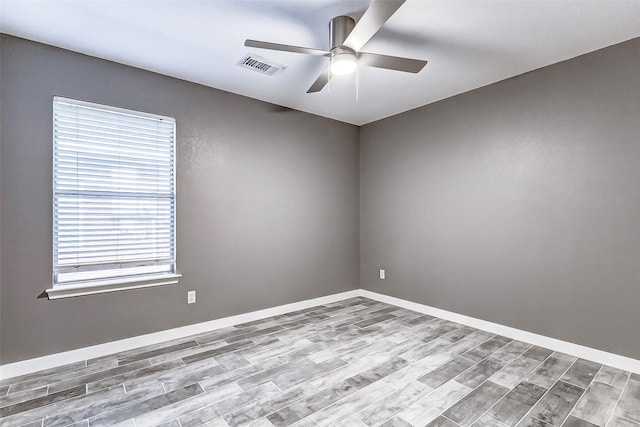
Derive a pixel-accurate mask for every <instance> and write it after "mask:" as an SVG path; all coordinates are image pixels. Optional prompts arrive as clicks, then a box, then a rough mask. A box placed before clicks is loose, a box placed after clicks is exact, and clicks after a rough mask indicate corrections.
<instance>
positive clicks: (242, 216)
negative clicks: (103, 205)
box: [0, 36, 359, 364]
mask: <svg viewBox="0 0 640 427" xmlns="http://www.w3.org/2000/svg"><path fill="white" fill-rule="evenodd" d="M2 43H3V46H2V53H1V61H2V81H1V87H0V90H2V98H1V107H0V108H1V109H2V116H1V133H0V137H1V142H2V145H1V161H2V163H1V181H0V182H1V185H2V187H1V196H2V197H1V215H2V216H1V219H2V222H1V227H0V231H1V236H0V237H1V238H0V241H1V246H2V247H1V251H2V262H1V272H2V276H1V278H0V283H1V292H2V306H1V311H0V327H1V330H0V336H1V345H2V353H1V354H0V363H2V364H6V363H10V362H15V361H18V360H22V359H27V358H32V357H37V356H42V355H45V354H50V353H55V352H60V351H65V350H71V349H74V348H78V347H84V346H88V345H93V344H98V343H101V342H106V341H111V340H117V339H122V338H126V337H130V336H135V335H139V334H145V333H150V332H154V331H159V330H164V329H167V328H173V327H178V326H183V325H188V324H192V323H197V322H202V321H207V320H211V319H216V318H220V317H224V316H229V315H233V314H239V313H244V312H248V311H252V310H257V309H261V308H266V307H272V306H276V305H280V304H285V303H290V302H295V301H300V300H304V299H308V298H314V297H319V296H324V295H328V294H332V293H337V292H342V291H346V290H350V289H354V288H357V287H358V283H359V268H358V264H359V259H358V251H359V247H358V245H359V241H358V234H359V227H358V215H359V213H358V206H359V204H358V128H357V127H355V126H352V125H348V124H344V123H340V122H336V121H332V120H328V119H324V118H320V117H316V116H312V115H309V114H305V113H300V112H295V111H286V112H277V111H274V110H273V108H272V106H270V105H268V104H265V103H262V102H258V101H255V100H251V99H248V98H243V97H240V96H237V95H232V94H229V93H225V92H221V91H217V90H214V89H210V88H205V87H203V86H199V85H196V84H192V83H188V82H184V81H180V80H177V79H173V78H170V77H165V76H161V75H158V74H153V73H150V72H147V71H143V70H139V69H134V68H131V67H127V66H123V65H119V64H115V63H111V62H108V61H103V60H99V59H95V58H91V57H87V56H83V55H79V54H76V53H72V52H68V51H64V50H60V49H56V48H53V47H49V46H45V45H42V44H38V43H33V42H29V41H25V40H22V39H17V38H13V37H9V36H3V37H2ZM239 73H242V70H240V71H239ZM267 80H268V77H266V76H265V81H267ZM54 95H60V96H65V97H70V98H77V99H82V100H87V101H92V102H97V103H103V104H109V105H114V106H118V107H123V108H129V109H134V110H140V111H146V112H151V113H157V114H161V115H167V116H173V117H175V118H176V120H177V130H178V132H177V157H178V165H177V167H178V173H177V192H178V193H177V194H178V210H177V238H178V240H177V242H178V243H177V245H178V246H177V253H178V268H179V270H180V271H181V272H182V273H183V274H184V277H183V279H182V280H181V282H180V284H179V285H176V286H171V287H163V288H154V289H145V290H135V291H124V292H116V293H111V294H102V295H93V296H86V297H79V298H71V299H65V300H57V301H48V300H47V299H38V298H37V297H38V295H39V294H40V293H41V292H42V291H43V290H44V289H46V288H48V287H50V286H51V223H52V219H51V216H52V208H51V198H52V197H51V158H52V141H51V133H52V131H51V126H52V125H51V120H52V117H51V115H52V112H51V110H52V98H53V96H54ZM189 289H195V290H196V291H197V299H198V302H197V303H196V304H194V305H189V306H188V305H187V303H186V291H187V290H189Z"/></svg>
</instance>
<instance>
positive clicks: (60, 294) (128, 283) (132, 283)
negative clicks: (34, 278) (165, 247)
mask: <svg viewBox="0 0 640 427" xmlns="http://www.w3.org/2000/svg"><path fill="white" fill-rule="evenodd" d="M180 277H182V275H181V274H158V275H154V276H146V277H137V278H118V279H108V280H100V281H92V282H84V283H77V284H73V285H60V286H55V287H53V288H51V289H47V290H46V291H45V292H46V293H47V296H48V297H49V299H50V300H53V299H60V298H72V297H79V296H84V295H93V294H102V293H106V292H117V291H126V290H130V289H142V288H151V287H156V286H166V285H175V284H177V283H178V280H179V279H180Z"/></svg>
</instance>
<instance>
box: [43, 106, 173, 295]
mask: <svg viewBox="0 0 640 427" xmlns="http://www.w3.org/2000/svg"><path fill="white" fill-rule="evenodd" d="M174 141H175V120H174V119H171V118H167V117H160V116H153V115H150V114H146V113H137V112H135V111H128V110H122V109H117V108H112V107H107V106H102V105H96V104H89V103H86V102H81V101H75V100H71V99H66V98H59V97H56V98H54V102H53V142H54V150H53V152H54V164H53V174H54V176H53V203H54V220H53V283H54V286H65V285H78V284H80V285H82V284H95V283H96V282H97V283H100V282H101V281H102V282H103V281H105V280H106V279H122V278H126V279H127V280H130V279H135V278H141V279H145V278H148V277H150V276H158V275H160V276H162V275H164V274H172V273H175V272H176V265H175V255H176V254H175V148H174Z"/></svg>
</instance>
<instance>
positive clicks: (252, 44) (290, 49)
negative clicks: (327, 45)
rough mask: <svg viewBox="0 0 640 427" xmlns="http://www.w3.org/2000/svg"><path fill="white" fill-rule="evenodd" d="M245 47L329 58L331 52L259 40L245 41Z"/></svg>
mask: <svg viewBox="0 0 640 427" xmlns="http://www.w3.org/2000/svg"><path fill="white" fill-rule="evenodd" d="M244 45H245V46H247V47H257V48H260V49H270V50H282V51H285V52H294V53H305V54H307V55H314V56H329V55H331V52H329V51H326V50H321V49H313V48H311V47H300V46H291V45H288V44H278V43H269V42H261V41H259V40H250V39H247V40H245V41H244Z"/></svg>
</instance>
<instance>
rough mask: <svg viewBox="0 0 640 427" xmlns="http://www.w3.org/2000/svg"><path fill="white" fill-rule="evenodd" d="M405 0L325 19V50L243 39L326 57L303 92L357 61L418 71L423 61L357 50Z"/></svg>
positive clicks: (380, 0)
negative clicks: (355, 16) (354, 15)
mask: <svg viewBox="0 0 640 427" xmlns="http://www.w3.org/2000/svg"><path fill="white" fill-rule="evenodd" d="M405 1H406V0H375V1H374V2H373V3H372V4H371V6H369V8H368V9H367V10H366V11H365V12H364V15H362V18H360V20H359V21H358V23H356V22H355V21H354V20H353V18H351V17H349V16H337V17H335V18H333V19H332V20H331V21H330V22H329V42H330V46H331V48H330V49H329V50H322V49H314V48H309V47H299V46H291V45H288V44H278V43H269V42H263V41H259V40H250V39H247V40H245V42H244V45H245V46H247V47H257V48H260V49H271V50H280V51H285V52H294V53H304V54H307V55H314V56H326V57H328V58H329V65H327V67H325V69H324V70H323V71H322V73H320V75H319V76H318V78H317V79H316V81H315V82H313V84H312V85H311V87H310V88H309V90H307V93H313V92H320V91H321V90H322V88H324V87H325V86H326V84H327V83H328V82H329V79H330V78H331V76H332V75H343V74H350V73H352V72H354V71H355V70H356V68H357V64H358V63H360V64H362V65H368V66H370V67H377V68H386V69H389V70H395V71H404V72H408V73H418V72H420V70H422V68H424V66H425V65H427V61H423V60H420V59H411V58H402V57H398V56H388V55H379V54H377V53H367V52H361V51H360V49H362V47H363V46H364V45H365V44H366V43H367V42H368V41H369V39H370V38H371V37H373V35H374V34H375V33H377V32H378V30H379V29H380V28H381V27H382V26H383V25H384V23H385V22H387V21H388V20H389V18H391V16H392V15H393V14H394V13H395V12H396V11H397V10H398V9H399V8H400V6H402V4H403V3H404V2H405Z"/></svg>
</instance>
